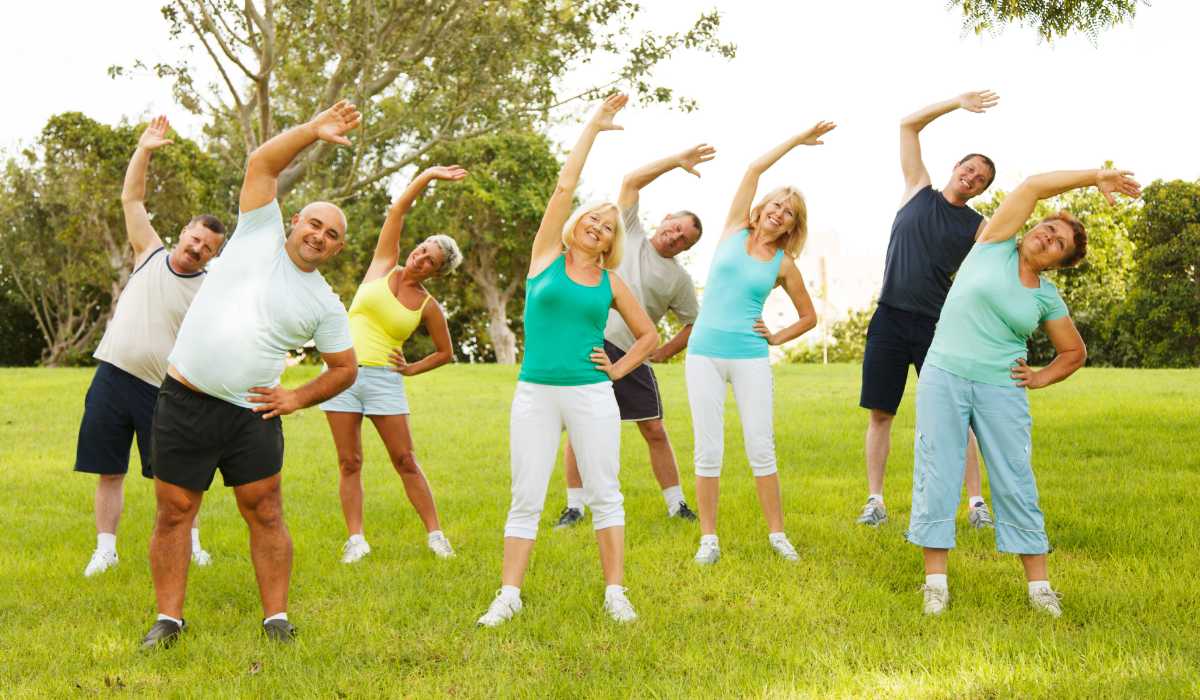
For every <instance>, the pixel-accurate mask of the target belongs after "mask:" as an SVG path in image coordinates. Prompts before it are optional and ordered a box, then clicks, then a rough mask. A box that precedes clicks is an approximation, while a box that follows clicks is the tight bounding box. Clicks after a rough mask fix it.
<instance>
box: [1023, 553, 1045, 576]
mask: <svg viewBox="0 0 1200 700" xmlns="http://www.w3.org/2000/svg"><path fill="white" fill-rule="evenodd" d="M1021 565H1022V566H1024V567H1025V580H1026V581H1049V580H1050V574H1049V573H1048V572H1047V570H1046V555H1045V554H1022V555H1021Z"/></svg>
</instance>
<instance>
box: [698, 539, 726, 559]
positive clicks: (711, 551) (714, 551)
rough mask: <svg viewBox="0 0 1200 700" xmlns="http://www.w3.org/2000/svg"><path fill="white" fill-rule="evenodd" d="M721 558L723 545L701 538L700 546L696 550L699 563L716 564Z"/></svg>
mask: <svg viewBox="0 0 1200 700" xmlns="http://www.w3.org/2000/svg"><path fill="white" fill-rule="evenodd" d="M720 558H721V545H720V544H718V543H716V542H710V541H707V540H703V539H702V540H700V548H699V549H697V550H696V563H697V564H716V563H717V560H718V559H720Z"/></svg>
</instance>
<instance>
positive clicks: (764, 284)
mask: <svg viewBox="0 0 1200 700" xmlns="http://www.w3.org/2000/svg"><path fill="white" fill-rule="evenodd" d="M749 237H750V231H749V230H748V229H742V230H741V231H738V232H737V233H735V234H734V235H732V236H730V237H729V238H727V239H725V240H724V241H723V242H722V243H721V245H719V246H717V252H716V254H715V255H713V261H712V267H710V268H709V270H708V282H706V283H705V285H704V301H703V302H702V303H701V304H700V316H699V317H698V318H697V319H696V325H695V326H693V327H692V335H691V338H689V339H688V352H690V353H693V354H696V355H704V356H706V357H721V358H725V359H730V360H748V359H754V358H759V357H767V356H768V351H767V339H766V338H764V337H762V336H761V335H759V334H758V333H755V332H754V323H755V321H757V320H758V319H759V318H761V317H762V310H763V304H765V303H766V301H767V295H768V294H770V293H771V290H772V289H773V288H774V287H775V280H777V279H778V278H779V266H780V265H781V264H782V263H783V249H782V248H780V249H779V250H777V251H775V256H774V257H772V258H771V259H770V260H759V259H757V258H755V257H753V256H751V255H750V254H749V253H747V252H746V239H747V238H749Z"/></svg>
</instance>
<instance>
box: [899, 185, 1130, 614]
mask: <svg viewBox="0 0 1200 700" xmlns="http://www.w3.org/2000/svg"><path fill="white" fill-rule="evenodd" d="M1131 175H1132V173H1129V172H1126V171H1123V170H1080V171H1073V172H1067V171H1061V172H1053V173H1044V174H1042V175H1034V176H1033V177H1031V178H1029V179H1027V180H1025V181H1024V182H1023V183H1021V185H1020V186H1018V187H1017V188H1016V189H1015V190H1013V191H1012V193H1011V194H1009V195H1008V196H1007V197H1005V198H1004V201H1003V202H1002V203H1001V204H1000V208H999V209H997V210H996V213H995V214H994V215H993V216H992V218H991V220H990V221H988V222H987V225H986V226H985V227H984V229H983V233H982V234H980V236H979V240H978V241H977V242H976V243H975V246H974V247H973V248H972V250H971V252H970V253H969V254H968V255H967V258H966V260H964V261H963V264H962V266H961V267H960V268H959V270H958V274H957V275H956V276H955V278H954V284H953V285H951V287H950V292H949V294H947V295H946V304H945V306H943V307H942V315H941V317H940V318H939V319H938V324H937V329H936V330H935V331H934V335H933V342H932V343H931V344H930V346H929V354H928V355H927V356H926V358H925V368H924V369H923V370H922V371H921V377H920V379H919V380H918V381H917V425H916V435H915V438H914V441H913V494H912V515H911V518H910V521H909V527H908V531H907V532H906V533H905V535H906V537H907V538H908V541H909V542H912V543H913V544H915V545H918V546H920V547H922V548H923V549H924V559H925V587H924V589H923V592H924V597H925V601H924V606H925V614H927V615H938V614H941V613H942V611H943V610H945V609H946V606H947V605H948V604H949V602H950V589H949V587H948V585H947V583H946V564H947V559H948V555H949V550H950V549H952V548H953V547H954V544H955V527H954V515H955V511H956V510H957V505H958V494H959V492H961V491H962V483H963V454H964V453H965V451H966V448H967V429H968V427H970V428H972V429H973V430H974V431H975V436H976V437H977V438H978V441H979V449H980V451H981V452H982V453H983V459H984V462H985V463H987V471H988V481H989V483H990V484H991V491H992V503H993V505H994V506H995V511H996V518H995V528H996V548H997V549H998V550H1000V551H1001V552H1009V553H1012V554H1017V555H1019V556H1020V557H1021V563H1022V565H1023V566H1024V569H1025V578H1026V579H1027V581H1028V584H1027V585H1028V593H1029V603H1030V605H1031V606H1032V607H1033V609H1034V610H1037V611H1039V612H1043V613H1046V614H1049V615H1051V616H1053V617H1058V616H1060V615H1062V606H1061V603H1060V602H1059V596H1058V594H1057V593H1055V592H1054V590H1053V589H1051V588H1050V579H1049V574H1048V572H1047V566H1046V554H1047V552H1049V550H1050V542H1049V540H1048V539H1047V537H1046V526H1045V518H1044V517H1043V515H1042V511H1041V508H1040V506H1039V505H1038V491H1037V485H1036V483H1035V482H1034V476H1033V461H1032V451H1033V442H1032V431H1033V418H1032V416H1031V415H1030V413H1029V399H1028V396H1027V392H1026V389H1040V388H1042V387H1045V386H1049V385H1050V384H1054V383H1056V382H1061V381H1062V380H1064V379H1066V378H1067V377H1069V376H1071V375H1072V374H1073V373H1074V372H1075V371H1076V370H1077V369H1079V368H1080V367H1082V366H1083V363H1084V361H1085V360H1086V359H1087V349H1086V348H1085V347H1084V344H1083V338H1082V337H1080V335H1079V331H1078V330H1076V329H1075V324H1074V323H1073V322H1072V321H1071V316H1070V314H1069V312H1068V311H1067V306H1066V304H1064V303H1063V300H1062V297H1061V296H1059V293H1058V290H1057V289H1056V288H1055V287H1054V285H1053V284H1051V283H1050V282H1049V281H1048V280H1046V279H1044V278H1043V277H1042V273H1043V272H1045V271H1047V270H1053V269H1059V268H1065V267H1072V266H1074V265H1076V264H1078V263H1079V262H1080V261H1081V260H1083V258H1084V256H1085V255H1086V254H1087V232H1086V231H1085V230H1084V228H1083V225H1082V224H1081V223H1079V221H1077V220H1076V219H1075V218H1074V217H1072V216H1071V215H1070V214H1068V213H1067V212H1065V211H1064V212H1059V213H1057V214H1054V215H1052V216H1049V217H1046V218H1045V219H1043V220H1042V221H1040V222H1038V223H1037V224H1036V225H1035V226H1034V227H1033V228H1032V229H1031V230H1030V231H1029V232H1028V233H1026V234H1025V236H1024V238H1022V239H1021V241H1020V243H1017V242H1015V241H1014V240H1013V237H1014V236H1016V235H1017V233H1018V232H1020V230H1021V229H1022V228H1023V227H1024V226H1025V222H1026V221H1027V220H1028V219H1029V216H1030V215H1031V214H1033V211H1034V208H1035V207H1036V206H1037V203H1038V201H1039V200H1042V199H1047V198H1049V197H1054V196H1056V195H1059V194H1062V193H1064V192H1067V191H1070V190H1074V189H1078V188H1081V187H1090V186H1093V185H1094V186H1096V187H1097V188H1098V189H1099V190H1100V192H1101V193H1102V194H1103V195H1104V196H1105V198H1107V199H1108V201H1109V202H1110V203H1111V202H1112V201H1113V196H1112V195H1113V193H1116V192H1120V193H1122V194H1125V195H1128V196H1130V197H1137V196H1138V195H1139V194H1140V191H1141V188H1140V186H1139V185H1138V184H1137V182H1136V181H1134V180H1133V178H1132V177H1130V176H1131ZM1039 326H1040V327H1041V328H1042V329H1043V330H1044V331H1045V332H1046V335H1047V336H1049V338H1050V342H1051V343H1053V344H1054V351H1055V357H1054V360H1053V361H1052V362H1051V363H1050V364H1049V365H1046V366H1045V367H1043V368H1041V369H1038V370H1035V369H1033V368H1032V367H1030V366H1029V365H1028V364H1027V363H1026V361H1025V358H1026V343H1027V342H1028V340H1029V337H1030V336H1031V335H1032V334H1033V333H1034V331H1035V330H1036V329H1037V328H1038V327H1039Z"/></svg>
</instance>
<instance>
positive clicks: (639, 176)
mask: <svg viewBox="0 0 1200 700" xmlns="http://www.w3.org/2000/svg"><path fill="white" fill-rule="evenodd" d="M716 155H717V149H715V148H713V147H712V146H709V145H708V144H706V143H702V144H699V145H697V146H693V147H691V148H689V149H687V150H686V151H681V152H679V153H676V154H674V155H670V156H667V157H666V158H659V159H658V160H656V161H653V162H651V163H646V164H645V165H643V166H642V167H640V168H638V169H637V170H634V171H632V172H630V173H629V174H628V175H626V176H625V179H624V180H621V194H620V195H619V196H618V197H617V206H618V207H620V208H621V210H622V211H624V210H626V209H629V208H630V207H632V206H633V205H634V204H637V201H638V193H639V192H641V190H642V188H643V187H645V186H646V185H649V184H650V183H651V182H654V181H655V180H657V179H658V178H659V177H660V176H661V175H664V174H666V173H667V172H670V171H671V170H674V169H675V168H682V169H683V170H686V171H687V172H689V173H691V174H693V175H695V176H696V177H700V173H699V172H698V171H697V170H696V166H697V165H699V164H701V163H707V162H708V161H710V160H712V159H713V158H715V157H716Z"/></svg>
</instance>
